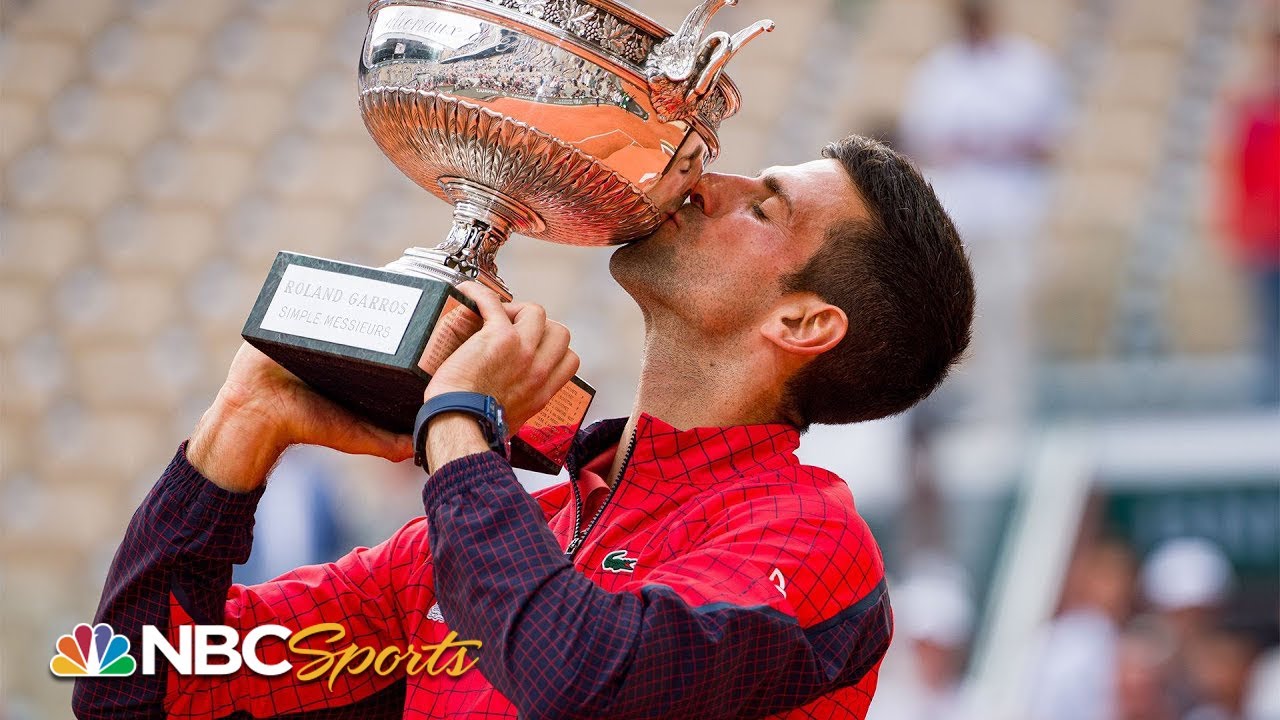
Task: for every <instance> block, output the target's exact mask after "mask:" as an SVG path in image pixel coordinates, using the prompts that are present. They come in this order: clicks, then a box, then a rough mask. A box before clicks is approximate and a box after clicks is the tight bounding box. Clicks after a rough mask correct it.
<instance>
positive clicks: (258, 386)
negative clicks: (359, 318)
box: [187, 344, 413, 492]
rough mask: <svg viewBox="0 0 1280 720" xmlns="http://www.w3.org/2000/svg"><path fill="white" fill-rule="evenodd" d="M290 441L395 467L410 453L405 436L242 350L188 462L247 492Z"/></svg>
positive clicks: (191, 444)
mask: <svg viewBox="0 0 1280 720" xmlns="http://www.w3.org/2000/svg"><path fill="white" fill-rule="evenodd" d="M295 444H306V445H324V446H326V447H331V448H333V449H335V450H339V451H341V452H345V453H351V454H356V455H377V456H378V457H383V458H386V459H388V460H391V461H395V462H398V461H400V460H404V459H406V458H410V457H412V456H413V439H412V437H411V436H409V435H397V434H395V433H392V432H389V431H387V430H383V429H381V428H378V427H375V426H374V425H372V424H370V423H368V422H365V421H363V420H361V419H359V418H357V417H355V416H354V415H352V414H351V413H350V412H348V411H347V410H344V409H343V408H341V407H339V406H338V405H336V404H334V403H333V402H331V401H329V400H327V399H325V398H323V397H321V396H319V395H317V394H316V393H315V392H314V391H312V390H311V388H309V387H307V385H306V384H305V383H303V382H302V381H301V380H299V379H298V378H297V377H295V376H294V375H293V374H292V373H290V372H289V371H288V370H285V369H284V368H282V367H280V365H278V364H277V363H276V362H275V361H274V360H272V359H271V358H269V357H267V356H266V355H263V354H262V353H261V352H259V351H258V350H257V349H256V348H254V347H252V346H250V345H248V344H245V345H241V346H240V350H239V352H237V353H236V357H235V359H234V360H232V361H231V370H230V371H229V372H228V373H227V380H226V382H224V383H223V385H222V389H221V390H219V391H218V397H217V398H216V399H215V400H214V401H213V405H212V406H211V407H210V408H209V409H208V410H207V411H206V412H205V414H204V415H203V416H202V417H201V418H200V422H199V423H197V424H196V429H195V430H194V431H193V432H192V433H191V441H190V442H189V443H188V444H187V460H188V461H189V462H190V463H191V465H192V466H193V467H194V468H195V469H196V470H199V471H200V473H201V474H202V475H204V476H205V477H206V478H208V479H209V480H210V481H211V482H213V483H214V484H215V485H217V486H219V487H221V488H224V489H226V490H231V491H233V492H249V491H251V490H254V489H256V488H258V487H259V486H261V485H262V483H263V482H265V481H266V477H267V474H268V473H269V472H270V471H271V468H272V466H274V465H275V463H276V461H277V460H279V459H280V454H281V453H282V452H284V449H285V448H287V447H289V446H290V445H295Z"/></svg>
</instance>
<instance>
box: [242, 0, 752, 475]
mask: <svg viewBox="0 0 1280 720" xmlns="http://www.w3.org/2000/svg"><path fill="white" fill-rule="evenodd" d="M736 3H737V0H702V2H701V4H700V5H699V6H698V7H696V8H694V9H693V11H692V12H691V13H690V14H689V16H688V17H687V18H686V19H685V21H684V22H683V23H682V24H681V26H680V28H679V29H678V30H677V31H676V32H674V33H672V32H669V31H667V30H665V29H664V28H663V27H662V26H661V25H659V24H657V23H656V22H654V21H653V20H650V19H649V18H647V17H645V16H643V15H641V14H639V13H637V12H635V11H634V10H632V9H630V8H628V7H627V6H625V5H623V4H622V3H620V2H617V1H616V0H375V2H373V3H371V4H370V6H369V29H368V32H367V34H366V36H365V42H364V47H363V50H362V53H361V56H360V63H359V90H360V110H361V114H362V116H363V118H364V122H365V126H366V127H367V128H368V130H369V134H370V135H371V136H372V137H373V139H374V141H375V142H376V143H377V144H378V146H379V147H380V148H381V149H382V151H383V152H384V153H385V154H386V156H387V157H388V158H389V159H390V160H391V161H392V162H393V163H394V164H395V165H396V167H398V168H399V169H400V170H401V171H402V172H403V173H404V174H405V175H407V176H408V177H409V178H410V179H412V180H413V181H414V182H416V183H417V184H418V185H420V186H421V187H423V188H424V189H426V190H427V191H429V192H431V193H432V194H434V195H436V196H437V197H439V198H441V199H442V200H445V201H446V202H448V203H450V204H451V205H452V206H453V209H454V213H453V226H452V228H451V229H450V230H449V233H448V236H447V237H446V238H445V240H444V242H442V243H440V244H438V245H436V246H434V247H430V248H426V247H412V248H409V249H407V250H405V252H404V255H403V256H402V257H401V258H400V259H399V260H396V261H395V262H393V263H391V264H389V265H387V266H386V267H385V268H381V269H375V268H367V267H363V266H357V265H350V264H346V263H340V262H335V261H331V260H324V259H321V258H314V257H309V256H304V255H298V254H295V253H286V252H282V253H280V255H279V256H277V258H276V262H275V264H274V265H273V267H272V271H271V274H270V275H269V276H268V278H267V282H266V284H265V285H264V286H263V289H262V292H261V293H260V295H259V298H258V302H257V303H256V304H255V306H254V310H253V312H252V313H251V315H250V318H249V320H248V321H247V322H246V325H245V331H244V336H245V339H246V340H248V341H249V342H251V343H253V344H254V345H255V346H257V347H259V348H260V349H262V350H263V351H264V352H266V353H267V354H268V355H271V356H272V357H273V358H275V359H276V360H277V361H278V362H280V363H281V364H282V365H284V366H285V367H286V368H288V369H289V370H291V371H292V372H294V373H295V374H297V375H298V376H299V377H301V378H302V379H303V380H304V381H306V382H308V383H309V384H310V385H311V386H312V387H313V388H315V389H316V390H317V391H319V392H321V393H322V394H324V395H326V396H328V397H330V398H331V399H334V400H336V401H337V402H339V403H340V404H343V405H345V406H346V407H348V408H351V409H353V410H355V411H356V412H357V413H359V414H361V415H363V416H365V417H367V418H369V419H371V420H373V421H374V422H376V423H378V424H379V425H382V426H384V427H388V428H390V429H395V430H401V431H403V430H407V429H408V428H410V427H411V426H412V420H413V416H414V414H415V412H416V410H417V408H418V405H419V404H420V403H421V397H422V389H423V388H424V387H425V385H426V382H427V381H428V380H429V379H430V373H431V372H433V371H434V369H435V368H436V367H438V366H439V363H440V362H442V361H443V359H444V357H447V355H448V353H449V352H451V351H452V350H453V349H454V348H455V347H456V346H457V344H459V343H460V342H461V340H462V339H463V338H465V337H466V336H467V335H468V334H469V332H470V330H471V329H472V328H474V327H475V326H476V324H477V323H478V318H477V316H476V315H475V313H474V308H471V307H470V304H469V301H468V300H467V299H466V298H465V297H463V296H462V295H461V294H459V293H458V292H457V291H456V290H455V289H454V287H453V286H455V285H457V284H458V283H460V282H463V281H465V280H472V279H474V280H479V281H480V282H482V283H484V284H485V285H487V286H488V287H490V288H492V289H493V290H495V291H496V292H498V293H499V294H500V295H502V296H503V297H505V298H506V299H510V298H511V293H510V291H509V290H508V289H507V286H506V285H505V283H503V281H502V279H501V278H500V277H499V275H498V269H497V265H496V262H495V259H494V256H495V254H496V252H497V251H498V248H499V247H501V245H502V244H503V243H504V242H506V240H507V238H508V237H509V235H510V234H511V233H518V234H521V235H525V236H527V237H531V238H536V239H539V240H546V241H549V242H556V243H564V244H570V245H612V244H618V243H624V242H627V241H630V240H635V239H637V238H640V237H643V236H645V235H647V234H649V233H650V232H652V231H653V230H655V229H656V228H657V227H658V225H660V224H661V223H662V222H663V221H664V220H665V219H666V218H667V217H669V216H670V215H671V213H673V212H675V211H676V210H677V209H678V208H679V207H680V206H681V205H682V204H683V203H684V201H685V198H686V197H687V196H688V194H689V192H690V190H691V189H692V187H693V186H694V184H695V183H697V181H698V179H699V178H700V177H701V175H702V172H703V168H704V167H705V165H706V164H707V163H709V162H710V161H711V160H713V159H714V158H715V157H716V155H717V154H718V152H719V143H718V141H717V137H716V132H717V129H718V128H719V125H720V122H721V121H722V120H724V119H725V118H727V117H729V116H731V115H733V114H734V113H735V112H737V110H738V106H739V102H740V99H739V95H738V91H737V88H736V87H735V86H734V84H733V83H732V81H730V80H729V78H728V77H727V76H726V75H725V74H724V72H723V71H724V68H725V65H726V64H727V63H728V61H729V60H730V59H731V58H732V57H733V55H734V54H735V53H737V52H738V50H740V49H741V48H742V47H743V46H744V45H745V44H746V43H748V42H750V41H751V40H752V39H754V38H755V37H757V36H759V35H760V34H762V33H764V32H768V31H770V30H772V29H773V23H772V22H771V21H768V20H761V21H758V22H755V23H753V24H751V25H750V26H748V27H746V28H745V29H743V30H742V31H740V32H738V33H736V34H734V35H729V34H728V33H725V32H712V33H709V34H706V28H707V24H708V22H709V21H710V19H711V17H712V16H713V15H714V14H715V13H716V12H718V11H719V10H721V9H722V8H724V7H726V6H730V5H735V4H736ZM424 351H425V353H424ZM420 357H421V358H422V360H421V362H420V361H419V358H420ZM593 393H594V391H593V390H592V389H591V388H590V386H588V385H586V383H584V382H582V381H581V380H579V379H577V378H574V381H573V382H571V383H569V384H568V385H566V387H565V388H564V389H562V391H561V392H560V393H557V395H556V397H555V398H553V400H552V402H551V403H550V404H549V405H548V408H547V409H546V410H544V411H543V412H542V413H540V414H539V415H538V416H537V417H535V418H534V419H533V420H531V421H529V423H527V424H526V425H525V427H524V428H523V429H522V430H521V431H520V433H519V434H517V436H516V437H515V438H513V460H516V461H518V463H517V464H519V465H520V466H523V467H529V468H530V469H538V470H542V471H545V472H556V471H558V469H559V467H560V464H561V462H562V461H563V457H564V450H566V449H567V447H568V444H569V441H570V440H571V439H572V437H573V434H574V433H575V432H576V430H577V427H578V425H579V424H580V423H581V421H582V418H583V416H585V414H586V409H587V405H589V403H590V400H591V397H592V395H593Z"/></svg>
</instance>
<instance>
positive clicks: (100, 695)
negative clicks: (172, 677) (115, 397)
mask: <svg viewBox="0 0 1280 720" xmlns="http://www.w3.org/2000/svg"><path fill="white" fill-rule="evenodd" d="M186 450H187V445H186V443H183V444H182V446H181V447H179V448H178V452H177V454H176V455H175V456H174V458H173V460H172V461H171V462H170V463H169V467H168V468H166V469H165V471H164V474H163V475H161V477H160V480H159V481H158V482H157V483H156V484H155V486H154V487H152V488H151V491H150V492H149V493H148V494H147V497H146V499H145V500H143V502H142V505H141V507H139V508H138V510H137V511H136V512H135V513H134V514H133V518H132V519H131V520H130V521H129V527H128V529H127V530H126V531H125V536H124V541H123V542H121V543H120V547H119V549H117V550H116V555H115V558H114V559H113V560H112V562H111V569H110V570H109V571H108V574H107V582H106V587H105V588H104V589H103V591H102V600H101V602H100V603H99V604H98V611H97V613H96V614H95V615H94V620H93V621H94V623H95V624H96V623H107V624H108V625H110V626H111V627H112V628H113V629H114V630H115V632H116V633H117V634H119V635H124V636H125V637H127V638H129V643H130V647H131V648H133V650H134V653H135V659H136V650H137V648H139V647H140V644H141V641H142V626H143V625H154V626H156V627H159V628H167V627H168V626H169V594H170V593H173V595H174V596H175V597H176V598H177V599H178V601H179V602H180V603H182V606H183V608H185V609H186V610H187V611H188V613H190V615H191V616H192V618H194V619H195V620H196V621H197V622H200V623H217V622H220V621H221V618H222V608H223V603H224V602H226V597H227V590H228V589H230V587H231V567H232V565H233V564H236V563H243V562H244V561H245V560H246V559H248V557H249V549H250V547H251V545H252V544H253V514H254V511H255V510H256V509H257V506H258V499H259V498H261V497H262V492H263V489H262V488H259V489H257V490H255V491H253V492H249V493H234V492H231V491H229V490H224V489H222V488H220V487H218V486H217V485H214V484H213V483H211V482H209V481H208V480H206V479H205V478H204V476H203V475H201V474H200V473H199V471H197V470H196V469H195V468H194V467H192V466H191V464H190V463H188V462H187V457H186ZM164 695H165V675H163V674H159V673H157V674H156V675H144V674H142V672H141V668H139V671H138V672H135V673H134V674H133V675H131V676H129V677H127V678H105V679H92V678H90V679H79V680H77V681H76V687H75V692H74V694H73V698H72V709H73V711H74V712H75V715H76V717H78V718H82V719H83V718H126V717H127V718H163V717H164V716H165V713H164Z"/></svg>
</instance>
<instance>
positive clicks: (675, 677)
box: [75, 416, 891, 718]
mask: <svg viewBox="0 0 1280 720" xmlns="http://www.w3.org/2000/svg"><path fill="white" fill-rule="evenodd" d="M622 426H623V422H622V421H607V422H604V423H600V424H597V425H596V426H595V427H593V428H591V429H589V430H587V431H584V433H583V434H582V435H581V436H580V437H579V440H578V442H577V444H576V445H575V448H574V451H573V452H572V454H571V457H570V462H569V465H570V472H571V475H572V477H573V478H574V482H570V483H565V484H561V485H557V486H555V487H552V488H549V489H547V490H544V491H542V492H539V493H537V494H536V496H535V497H536V500H537V502H534V500H532V499H530V496H529V495H528V494H527V493H526V492H524V491H523V490H522V489H521V487H520V485H519V484H518V483H517V482H516V479H515V476H514V474H513V473H512V471H511V468H510V466H509V465H508V464H507V463H506V461H505V460H503V459H502V458H501V457H500V456H498V455H497V454H495V453H482V454H479V455H474V456H471V457H468V458H463V459H460V460H457V461H455V462H453V463H450V464H448V465H446V466H444V467H442V468H440V469H439V470H438V471H437V473H436V474H435V475H434V476H432V477H431V478H430V479H429V480H428V481H427V483H426V486H425V489H424V492H423V496H424V504H425V509H426V516H425V517H423V518H419V519H416V520H414V521H411V522H410V523H409V524H407V525H406V526H405V527H404V528H402V529H401V530H400V531H398V532H397V533H396V534H395V535H394V536H393V537H391V538H390V539H389V540H387V541H386V542H384V543H382V544H381V545H379V546H377V547H375V548H372V549H366V548H358V549H356V550H355V551H354V552H352V553H351V554H349V555H347V556H345V557H343V558H341V559H340V560H338V561H337V562H335V563H331V564H328V565H320V566H311V567H304V568H299V569H298V570H295V571H293V572H290V573H288V574H286V575H284V576H282V577H280V578H277V579H276V580H274V581H272V582H269V583H265V584H262V585H257V586H253V587H244V586H240V585H236V586H232V585H231V583H230V565H231V562H233V561H237V560H238V561H243V558H244V557H245V556H247V554H248V549H249V537H250V531H249V528H250V527H251V524H252V523H251V514H252V508H253V507H254V505H255V504H256V499H257V496H258V495H260V492H257V493H251V494H248V495H235V494H232V493H227V492H225V491H222V490H220V489H219V488H217V487H216V486H214V485H213V484H212V483H209V482H208V481H207V480H205V479H204V478H202V477H200V476H199V474H198V473H196V471H195V470H194V469H193V468H191V467H190V465H189V464H187V463H186V460H185V456H184V453H183V452H179V454H178V456H177V457H176V458H175V459H174V461H173V463H172V464H171V465H170V467H169V469H168V470H167V471H166V473H165V475H164V476H163V477H162V478H161V480H160V482H159V483H158V484H157V486H156V488H155V489H153V491H152V493H151V494H150V495H149V496H148V498H147V500H146V501H145V502H144V504H143V506H142V508H141V509H140V510H139V511H138V513H137V514H136V515H135V517H134V519H133V522H132V523H131V524H130V527H129V530H128V532H127V534H126V538H125V541H124V543H123V544H122V546H121V548H120V551H119V552H118V553H117V556H116V559H115V562H114V564H113V567H112V570H111V575H110V577H109V579H108V584H107V588H106V590H105V592H104V595H103V600H102V604H101V606H100V607H99V611H98V615H97V620H96V621H97V622H108V623H110V624H112V625H113V627H114V628H115V629H116V632H118V633H121V634H125V635H128V636H130V637H131V639H132V640H133V641H134V646H135V647H137V636H138V635H140V633H141V624H143V623H153V624H162V625H167V626H168V627H169V628H170V630H171V634H172V631H173V628H174V626H176V625H179V624H182V623H186V622H190V621H191V619H192V618H197V619H198V621H200V622H214V621H216V622H221V623H225V624H228V625H232V626H236V627H240V628H244V629H246V630H247V628H249V627H252V626H256V625H260V624H264V623H275V624H283V625H285V626H286V627H288V628H290V629H292V630H295V631H296V630H299V629H301V628H303V627H306V626H308V625H312V624H315V623H319V622H336V623H340V624H342V625H343V626H344V627H345V628H346V630H347V632H348V635H347V637H346V638H345V639H344V640H342V641H341V642H340V643H338V644H337V646H339V647H340V646H342V645H345V644H347V643H350V642H353V641H354V642H357V643H359V644H360V645H362V646H370V647H374V648H386V647H388V646H392V645H395V646H397V647H400V648H405V647H407V646H408V645H410V644H414V645H417V646H418V647H422V646H424V645H430V644H435V643H440V642H442V641H444V640H445V639H446V636H447V635H448V634H449V632H450V631H453V632H456V633H457V637H458V638H459V639H462V640H467V639H472V640H479V641H480V642H481V643H482V646H481V649H480V650H479V651H478V657H479V664H478V666H477V667H476V668H474V669H472V670H470V671H468V672H464V673H462V674H461V675H460V676H459V677H456V678H455V677H450V676H448V675H443V674H442V675H435V676H432V675H430V674H427V673H419V674H416V675H411V676H408V677H406V674H405V673H403V672H398V673H391V674H389V675H386V676H380V675H377V674H376V673H374V672H368V671H366V672H363V673H360V674H341V675H339V676H337V677H336V679H335V681H334V684H333V687H332V688H329V687H328V686H327V676H326V678H325V679H321V680H311V681H300V680H298V679H297V677H296V675H295V673H288V674H285V675H281V676H277V677H264V676H260V675H255V674H252V673H249V672H247V671H243V670H242V671H241V672H239V673H237V674H235V675H232V676H230V677H182V676H178V675H177V674H176V673H173V672H170V673H169V677H168V682H167V685H166V683H165V681H164V678H163V676H156V677H147V676H142V675H135V676H134V677H131V678H124V679H112V680H80V681H78V682H77V688H76V701H75V709H76V712H77V715H79V716H80V717H115V716H118V715H116V714H115V713H121V712H128V713H130V714H129V716H130V717H138V716H144V717H145V716H150V717H162V716H164V714H165V713H164V711H163V710H161V703H163V708H164V710H167V714H168V716H169V717H182V718H187V717H223V716H226V715H228V714H231V713H233V712H235V711H245V712H248V713H251V714H252V715H254V716H257V717H269V716H274V715H291V716H292V714H296V713H304V714H303V715H302V717H310V713H311V712H312V711H322V710H323V709H325V708H330V709H337V708H343V709H342V710H337V712H336V714H325V713H321V714H318V715H316V717H325V718H331V717H361V718H368V717H400V716H401V713H403V717H406V718H427V717H432V718H436V717H439V718H444V717H486V718H501V717H506V718H515V717H517V708H519V709H520V713H519V717H521V718H525V717H528V718H538V717H582V718H610V717H619V718H621V717H626V718H639V717H678V718H712V717H762V716H768V715H771V714H773V715H776V716H777V717H786V718H845V717H848V718H861V717H863V716H864V715H865V712H866V709H867V705H868V703H869V702H870V699H871V695H872V693H873V692H874V690H875V683H876V672H877V669H878V667H879V661H880V659H881V657H882V656H883V654H884V652H885V650H886V648H887V646H888V643H889V636H890V633H891V615H890V611H889V605H888V598H887V595H886V594H885V589H884V582H883V564H882V562H881V558H880V553H879V550H878V549H877V547H876V544H875V542H874V540H873V539H872V537H871V534H870V532H869V531H868V529H867V527H866V525H865V524H864V523H863V521H862V520H861V519H860V518H859V517H858V515H857V513H856V512H855V509H854V504H853V498H852V496H851V495H850V493H849V489H848V487H847V486H846V485H845V483H844V482H843V481H841V480H840V479H839V478H837V477H835V476H834V475H832V474H831V473H828V472H826V471H823V470H820V469H817V468H812V467H808V466H804V465H801V464H799V462H798V461H797V459H796V457H795V455H794V454H793V450H794V449H795V448H796V446H797V445H798V442H799V435H798V433H797V432H796V431H795V429H793V428H791V427H788V426H783V425H760V426H743V427H731V428H699V429H694V430H690V431H678V430H676V429H674V428H672V427H671V426H669V425H667V424H665V423H663V422H662V421H660V420H657V419H655V418H652V417H649V416H642V417H641V418H640V421H639V423H638V425H637V429H636V434H635V439H634V442H633V443H632V444H631V446H630V447H629V448H628V449H627V451H628V452H629V454H630V457H629V459H628V461H627V462H626V464H625V467H624V472H623V474H622V478H621V480H620V481H619V482H618V483H617V485H616V486H615V487H614V489H613V491H612V495H611V497H609V498H608V499H607V501H605V502H603V504H602V508H601V511H600V514H599V518H598V520H597V521H596V522H595V523H594V524H592V523H591V520H592V518H593V517H594V513H586V512H582V504H581V503H585V502H586V498H583V497H582V487H581V486H582V485H585V484H586V483H587V482H588V478H589V477H590V475H591V473H581V472H579V468H580V467H581V466H582V465H583V464H584V461H587V460H591V459H592V458H596V457H598V456H599V455H601V453H602V452H605V451H607V450H608V449H609V448H611V447H612V446H614V445H615V444H617V442H618V438H619V435H620V434H621V431H622ZM605 466H607V463H605ZM605 494H608V491H606V493H605ZM597 495H599V493H597ZM579 514H581V515H582V516H583V517H582V518H581V520H580V521H578V519H577V516H578V515H579ZM575 524H577V525H578V527H579V529H580V530H583V531H585V530H587V529H588V528H590V531H589V532H587V533H586V534H585V540H583V541H581V542H580V543H578V545H579V546H578V547H576V548H575V552H574V553H573V554H572V557H569V556H567V555H566V553H565V550H564V549H565V548H566V547H569V546H570V544H571V543H572V540H573V535H574V528H575ZM272 642H274V641H273V640H267V641H264V643H263V644H262V645H261V647H262V655H263V659H264V661H265V662H268V663H269V662H274V661H275V660H279V659H284V658H285V657H286V653H285V649H284V647H283V643H279V642H276V644H274V645H272V644H271V643H272ZM308 646H309V647H324V646H323V645H322V643H320V642H319V641H318V640H317V642H315V643H310V644H309V645H308ZM329 648H330V649H334V646H329ZM475 655H476V651H472V657H475ZM291 659H292V660H293V661H294V663H295V668H296V667H298V665H299V662H298V658H296V657H294V658H291Z"/></svg>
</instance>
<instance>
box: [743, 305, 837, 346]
mask: <svg viewBox="0 0 1280 720" xmlns="http://www.w3.org/2000/svg"><path fill="white" fill-rule="evenodd" d="M848 330H849V318H848V316H846V315H845V314H844V311H843V310H841V309H840V308H838V307H836V306H835V305H832V304H830V303H828V302H825V301H824V300H823V299H822V298H820V297H818V296H817V295H814V294H813V293H796V294H793V295H788V296H787V297H785V298H783V300H782V302H780V303H779V304H778V306H777V307H775V308H774V309H773V312H772V313H770V315H769V317H768V318H767V319H766V320H765V321H764V324H763V325H761V326H760V334H761V335H764V336H765V337H766V338H769V340H770V341H771V342H773V344H774V345H777V346H778V347H779V348H781V349H783V350H785V351H787V352H789V353H792V354H793V355H803V356H814V355H821V354H822V353H824V352H826V351H828V350H830V349H831V348H833V347H835V346H836V345H837V344H838V343H839V342H840V341H841V340H843V339H844V334H845V333H846V332H848Z"/></svg>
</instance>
